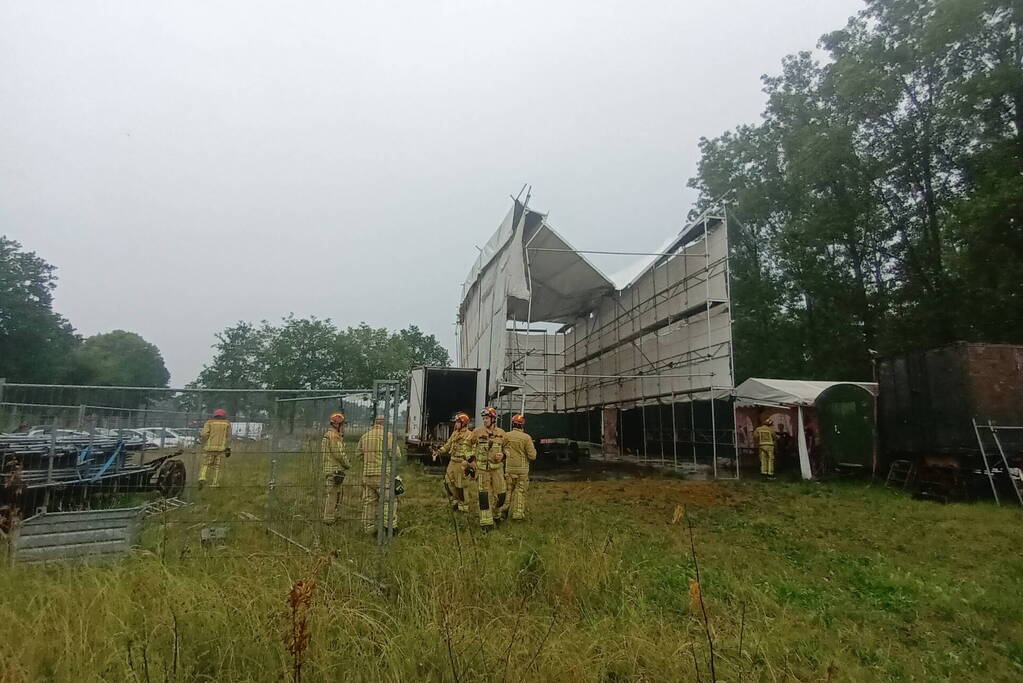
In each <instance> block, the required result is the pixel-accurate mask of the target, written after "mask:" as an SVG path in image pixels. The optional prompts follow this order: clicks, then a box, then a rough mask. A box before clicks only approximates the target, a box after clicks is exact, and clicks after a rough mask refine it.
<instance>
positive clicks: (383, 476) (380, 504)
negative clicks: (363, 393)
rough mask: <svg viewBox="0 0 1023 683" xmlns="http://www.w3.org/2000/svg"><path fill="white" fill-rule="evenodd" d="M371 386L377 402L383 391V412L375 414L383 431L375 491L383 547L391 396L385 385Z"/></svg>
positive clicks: (380, 542) (380, 541) (379, 536)
mask: <svg viewBox="0 0 1023 683" xmlns="http://www.w3.org/2000/svg"><path fill="white" fill-rule="evenodd" d="M373 384H374V385H375V386H376V389H377V391H375V392H374V393H375V394H376V398H377V400H378V401H379V397H380V390H381V389H383V396H384V405H383V410H380V412H379V413H377V414H379V415H383V416H384V424H383V430H382V433H381V439H382V440H381V443H380V453H379V465H380V483H379V486H378V490H377V545H383V544H384V536H385V534H384V527H385V525H384V511H385V510H386V509H387V508H386V499H385V498H384V496H385V495H386V492H387V486H386V483H387V477H388V474H389V472H388V467H387V466H388V464H389V459H388V458H387V435H388V433H389V432H388V426H389V425H388V424H387V422H388V420H387V418H388V413H390V412H391V394H390V392H389V390H388V386H387V385H386V384H385V383H383V382H380V381H376V382H374V383H373ZM378 407H379V403H378ZM374 412H376V411H374ZM373 421H374V423H375V422H376V415H374V416H373ZM372 428H373V427H370V429H372ZM391 485H392V486H393V485H394V484H393V483H392V484H391Z"/></svg>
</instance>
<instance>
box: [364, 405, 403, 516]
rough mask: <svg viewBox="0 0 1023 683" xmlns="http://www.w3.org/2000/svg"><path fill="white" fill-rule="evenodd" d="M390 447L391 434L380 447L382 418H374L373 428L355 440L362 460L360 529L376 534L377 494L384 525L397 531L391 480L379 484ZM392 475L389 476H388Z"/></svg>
mask: <svg viewBox="0 0 1023 683" xmlns="http://www.w3.org/2000/svg"><path fill="white" fill-rule="evenodd" d="M394 448H397V447H396V446H395V445H394V434H393V433H390V434H388V435H387V448H386V449H385V448H384V416H383V415H377V417H376V419H375V420H374V421H373V426H372V427H371V428H370V429H369V431H367V432H366V433H365V434H363V435H362V438H361V439H359V457H360V458H362V528H363V529H364V530H365V531H367V532H373V531H376V528H377V519H378V510H379V507H380V505H379V504H380V495H381V493H383V497H384V515H386V517H385V520H384V526H385V527H390V526H391V524H392V523H393V524H394V527H393V528H394V531H395V532H397V530H398V499H397V496H396V495H395V490H394V487H395V483H394V477H393V476H392V477H390V478H389V480H388V481H383V480H382V477H383V471H384V467H383V459H384V456H385V455H389V454H390V453H391V452H392V449H394ZM392 474H393V473H392ZM392 500H393V501H394V516H393V517H390V503H391V501H392Z"/></svg>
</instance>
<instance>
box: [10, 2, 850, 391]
mask: <svg viewBox="0 0 1023 683" xmlns="http://www.w3.org/2000/svg"><path fill="white" fill-rule="evenodd" d="M861 5H862V3H861V2H860V0H776V1H774V2H769V1H765V0H674V1H673V2H652V1H651V2H641V1H636V0H633V1H631V2H625V1H623V2H607V1H604V0H585V1H579V2H553V1H551V0H547V1H546V2H534V1H532V0H518V1H516V2H487V1H483V0H466V1H464V2H436V1H433V0H410V1H403V0H398V1H395V0H392V1H388V2H343V1H339V0H328V1H323V2H318V1H312V0H302V1H300V2H258V1H255V0H246V1H241V0H239V1H236V2H215V1H211V0H199V1H194V2H186V1H185V0H176V1H175V2H143V1H141V0H124V1H121V2H116V1H110V2H89V1H87V0H71V1H69V2H45V1H42V0H40V1H34V2H29V1H25V0H20V1H11V0H4V1H3V2H0V103H2V116H0V234H7V235H8V236H10V237H12V238H14V239H16V240H18V241H20V242H21V243H22V244H23V245H24V246H25V247H26V248H28V249H31V250H34V251H36V252H38V253H39V254H40V255H42V256H43V257H44V258H46V259H47V260H48V261H49V262H50V263H52V264H54V265H56V266H57V267H58V268H59V271H58V274H59V277H60V281H59V284H58V289H57V296H56V308H57V309H58V310H59V312H61V313H62V314H64V315H65V316H67V317H68V318H69V319H70V320H71V322H72V323H73V324H74V325H75V327H76V328H77V329H78V331H79V332H81V333H82V334H85V335H89V334H94V333H96V332H104V331H108V330H111V329H116V328H121V329H127V330H132V331H135V332H138V333H140V334H141V335H143V336H144V337H145V338H146V339H148V340H149V341H151V342H153V343H155V344H156V345H157V346H159V347H160V349H161V350H162V352H163V355H164V358H165V359H166V362H167V366H168V368H169V369H170V371H171V373H172V380H171V381H172V383H175V384H181V383H184V382H186V381H189V380H191V379H193V378H194V377H195V375H196V373H197V372H198V371H199V369H200V368H201V366H202V364H203V362H204V361H206V360H207V359H208V358H209V356H210V345H211V344H212V343H213V341H214V339H213V335H214V333H215V332H216V331H218V330H220V329H222V328H224V327H225V326H227V325H229V324H231V323H233V322H235V321H238V320H253V321H255V320H260V319H264V318H266V319H271V320H273V319H277V318H279V317H280V316H283V315H286V314H287V313H289V312H294V313H295V314H296V315H299V316H305V315H316V316H320V317H330V318H332V319H333V320H335V321H336V322H337V323H339V324H341V325H354V324H357V323H359V322H360V321H366V322H367V323H369V324H371V325H374V326H387V327H391V328H400V327H404V326H405V325H408V324H409V323H414V324H417V325H419V326H420V327H421V328H423V329H424V330H426V331H428V332H430V333H433V334H436V335H437V336H438V338H439V339H440V340H441V341H442V342H444V343H445V344H446V345H447V346H448V347H449V349H451V350H452V351H453V349H454V328H453V322H454V314H455V309H456V306H457V304H458V298H459V288H460V285H461V282H462V280H463V278H464V277H465V275H466V273H467V272H468V270H469V268H470V267H471V265H472V263H473V260H474V259H475V257H476V250H475V248H474V246H473V245H474V244H481V245H482V244H483V243H484V242H485V241H486V240H487V238H488V237H489V236H490V234H491V233H492V232H493V231H494V229H496V227H497V225H498V223H499V222H500V220H501V219H502V218H503V217H504V214H505V212H506V211H507V209H508V206H509V203H510V200H509V198H508V196H509V194H512V193H515V192H517V191H518V189H519V188H520V187H521V186H522V184H523V183H526V182H528V183H530V184H532V185H533V200H532V206H534V207H535V208H537V209H538V210H542V211H549V212H550V220H551V223H552V224H553V225H554V226H555V227H557V228H558V230H559V232H561V233H562V234H563V235H564V236H565V237H566V238H567V239H569V240H570V241H572V242H573V243H574V244H575V246H576V247H578V248H581V249H583V248H585V249H634V250H646V249H655V248H658V247H659V245H660V244H661V243H662V242H663V241H664V239H665V237H666V236H668V235H669V234H672V233H673V232H675V231H677V230H678V228H679V227H680V225H681V222H682V219H683V217H684V216H685V213H686V211H687V210H688V209H689V207H690V205H691V202H692V201H693V194H692V192H691V191H689V190H688V189H686V187H685V185H686V180H687V179H688V178H689V177H690V176H692V175H693V173H694V172H695V169H696V162H697V160H698V151H697V141H698V139H699V137H700V136H701V135H702V136H714V135H717V134H720V133H721V132H723V131H724V130H726V129H728V128H731V127H733V126H735V125H737V124H740V123H744V122H752V121H756V120H757V119H758V116H759V113H760V111H761V109H762V107H763V101H764V98H763V95H762V94H761V92H760V81H759V78H760V76H761V74H763V73H774V72H776V71H777V70H778V68H779V62H780V60H781V59H782V57H783V56H785V55H786V54H789V53H792V52H794V51H797V50H800V49H810V48H813V47H814V45H815V44H816V41H817V39H818V37H819V36H820V35H821V34H822V33H824V32H826V31H829V30H833V29H837V28H840V27H842V26H843V25H844V24H845V21H846V19H847V17H848V16H850V15H851V14H853V13H854V12H856V11H857V10H858V9H859V8H860V7H861ZM597 261H598V265H599V266H600V267H601V268H603V269H604V270H605V272H614V271H617V270H619V269H622V268H624V267H626V266H628V261H623V260H622V259H621V258H614V257H608V258H604V259H598V260H597Z"/></svg>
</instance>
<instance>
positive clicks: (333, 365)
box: [196, 316, 451, 405]
mask: <svg viewBox="0 0 1023 683" xmlns="http://www.w3.org/2000/svg"><path fill="white" fill-rule="evenodd" d="M214 350H215V353H214V357H213V359H212V360H211V361H210V363H209V364H208V365H206V366H205V367H204V368H203V370H202V372H200V374H199V377H198V379H197V380H196V385H197V386H199V387H216V388H253V389H255V388H265V389H285V388H287V389H290V388H295V389H324V388H340V387H343V388H346V389H362V388H371V387H372V385H373V381H374V380H377V379H402V378H404V377H405V375H406V374H407V373H408V371H409V369H410V368H412V367H415V366H417V365H450V364H451V360H450V358H449V357H448V354H447V351H446V350H445V349H444V348H443V347H442V346H441V345H440V343H439V342H438V341H437V339H436V338H435V337H433V336H432V335H427V334H423V332H422V331H421V330H419V328H417V327H416V326H414V325H411V326H409V327H407V328H406V329H404V330H400V331H398V332H390V331H388V330H387V329H385V328H374V327H370V326H369V325H367V324H365V323H362V324H360V325H358V326H356V327H349V328H347V329H344V330H339V329H338V328H337V326H336V325H334V323H333V322H331V321H330V320H329V319H328V320H320V319H317V318H296V317H295V316H288V317H287V318H284V319H283V320H282V321H281V323H280V324H279V325H273V324H270V323H268V322H266V321H263V322H262V323H261V325H260V326H259V327H256V326H255V325H252V324H250V323H245V322H241V323H238V324H237V325H234V326H232V327H229V328H227V329H225V330H224V331H223V332H221V333H219V334H218V335H217V344H215V345H214ZM221 398H222V400H223V401H228V402H229V401H230V400H231V399H230V396H228V395H225V396H223V397H221ZM228 405H230V403H228Z"/></svg>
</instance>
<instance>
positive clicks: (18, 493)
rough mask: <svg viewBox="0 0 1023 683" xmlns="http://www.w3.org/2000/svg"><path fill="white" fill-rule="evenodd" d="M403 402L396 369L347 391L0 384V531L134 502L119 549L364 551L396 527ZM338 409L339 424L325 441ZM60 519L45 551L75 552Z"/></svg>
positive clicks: (210, 554) (165, 553)
mask: <svg viewBox="0 0 1023 683" xmlns="http://www.w3.org/2000/svg"><path fill="white" fill-rule="evenodd" d="M399 404H400V392H399V387H398V383H397V382H391V381H379V382H375V383H374V386H372V387H369V388H364V389H348V390H337V389H332V390H303V389H296V390H286V389H276V390H264V389H216V390H213V389H202V388H178V389H152V388H143V387H97V386H71V385H29V384H11V383H0V529H2V530H3V531H4V532H5V533H6V534H8V535H9V536H10V537H11V538H15V537H16V533H14V532H16V531H17V529H18V527H19V525H20V524H21V523H22V522H23V521H25V520H28V519H33V518H34V519H36V520H37V523H38V521H39V519H42V517H41V515H46V514H50V515H54V514H55V513H67V512H70V511H87V510H112V509H137V510H138V514H139V518H140V519H141V523H140V524H139V525H138V531H137V538H134V539H131V543H120V544H119V545H118V546H117V547H118V548H121V547H125V546H128V545H130V546H131V547H135V548H140V549H142V550H144V551H150V552H154V553H158V554H159V555H160V556H161V557H164V558H178V559H196V558H206V559H216V558H218V557H224V556H231V555H239V554H240V555H245V556H255V555H260V554H269V555H293V554H305V553H309V552H316V551H318V550H323V549H329V550H331V551H333V552H337V553H339V554H343V555H349V556H358V555H365V554H366V552H364V551H366V550H368V549H370V548H373V547H375V546H377V545H380V544H383V543H385V542H386V540H387V539H388V538H389V537H390V536H391V535H392V534H393V530H394V529H395V528H396V520H395V519H394V518H395V516H396V495H395V488H396V484H395V477H396V475H397V472H398V470H399V453H400V451H399V448H398V445H399V444H401V443H402V442H403V439H402V438H401V437H402V435H401V434H400V433H399V430H398V429H397V428H396V425H399V424H403V422H404V421H403V417H402V416H401V415H400V413H399V409H400V405H399ZM219 411H223V413H224V417H223V418H220V417H218V415H219ZM336 412H340V413H343V414H344V416H345V422H344V425H343V430H342V433H341V434H339V435H337V436H335V437H333V443H329V442H330V441H331V438H330V437H329V435H328V430H329V429H330V416H331V414H333V413H336ZM378 416H379V417H378ZM339 444H340V445H339ZM65 517H67V516H66V515H65ZM62 519H64V518H62ZM75 519H76V520H77V519H78V518H75ZM79 523H80V520H79V521H75V524H79ZM57 531H59V532H60V533H55V534H53V535H54V538H53V539H50V540H52V541H53V544H52V545H50V546H47V547H50V548H52V550H53V552H52V553H50V556H53V557H58V556H61V554H62V553H63V554H64V555H68V554H70V555H74V554H75V553H76V552H77V551H76V550H75V548H74V541H75V538H76V537H74V536H73V535H71V536H69V535H68V534H69V533H72V532H73V531H74V530H73V529H72V530H70V531H68V530H64V529H63V528H62V529H57ZM65 531H67V533H64V532H65ZM94 535H95V534H94ZM58 537H59V538H58ZM121 540H123V539H121ZM48 542H49V541H47V540H45V539H43V540H40V539H35V540H33V543H35V544H36V545H39V544H43V543H48ZM79 550H80V551H81V552H78V554H86V553H85V551H84V550H82V549H79Z"/></svg>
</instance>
